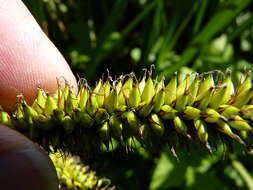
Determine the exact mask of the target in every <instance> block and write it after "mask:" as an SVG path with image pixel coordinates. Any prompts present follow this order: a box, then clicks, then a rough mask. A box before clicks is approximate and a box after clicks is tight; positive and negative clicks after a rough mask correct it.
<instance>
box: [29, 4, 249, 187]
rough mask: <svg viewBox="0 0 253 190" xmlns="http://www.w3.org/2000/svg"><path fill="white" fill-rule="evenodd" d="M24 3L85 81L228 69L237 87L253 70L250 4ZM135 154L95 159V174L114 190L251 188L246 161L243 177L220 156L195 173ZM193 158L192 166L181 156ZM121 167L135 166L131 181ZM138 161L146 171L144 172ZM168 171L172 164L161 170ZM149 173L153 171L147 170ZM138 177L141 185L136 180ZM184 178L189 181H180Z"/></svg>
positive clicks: (166, 160)
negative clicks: (107, 75)
mask: <svg viewBox="0 0 253 190" xmlns="http://www.w3.org/2000/svg"><path fill="white" fill-rule="evenodd" d="M25 3H27V5H28V7H29V8H30V10H31V11H32V13H33V15H34V16H35V17H36V19H37V21H38V22H39V24H40V25H41V26H42V28H43V30H44V31H45V32H46V33H47V34H48V35H49V37H50V39H51V40H52V41H53V42H54V43H55V44H56V46H57V47H58V48H59V49H60V51H61V52H62V53H63V54H64V56H65V58H66V59H67V60H68V62H69V63H70V65H71V68H72V69H73V71H74V73H75V74H79V75H80V76H81V77H85V78H87V80H89V81H95V80H97V79H98V78H99V77H101V75H102V73H104V71H105V69H106V68H109V69H110V72H111V74H112V75H114V74H119V73H122V72H124V73H129V72H131V71H132V70H134V71H135V72H136V73H137V76H139V73H140V71H141V70H142V68H144V67H145V68H147V67H148V66H149V65H150V64H155V65H156V68H157V69H156V70H155V72H156V73H157V74H159V75H160V76H163V75H165V76H166V77H167V78H170V77H168V76H171V75H172V74H173V73H174V71H180V72H179V75H184V73H186V72H188V71H197V72H204V71H209V70H213V69H220V70H223V71H224V70H225V69H226V68H228V67H229V68H231V69H232V70H234V71H235V72H233V73H234V74H233V79H234V81H235V82H236V81H238V79H239V78H240V77H241V75H242V72H243V71H244V69H245V67H246V68H247V69H252V68H253V67H252V62H253V56H252V55H253V54H252V50H253V47H252V43H251V42H252V37H253V35H252V24H253V15H252V1H250V0H177V1H166V0H115V1H112V0H108V1H104V0H95V1H94V0H29V1H28V0H25ZM119 65H120V66H119ZM136 155H139V154H137V153H136ZM141 155H142V154H141ZM141 155H139V156H138V158H139V159H136V160H137V161H135V160H131V159H130V158H132V156H131V155H129V157H130V158H129V160H128V161H126V159H122V160H121V162H119V161H118V162H117V163H114V162H113V161H115V157H110V156H107V155H104V157H102V156H101V159H102V160H103V159H104V160H105V161H104V162H103V163H100V167H98V168H97V170H98V171H100V173H101V174H102V175H103V174H106V175H108V176H110V179H112V181H113V184H116V186H117V189H134V187H135V188H136V189H147V188H148V185H146V184H149V183H150V188H156V189H203V187H204V188H210V189H214V188H215V187H216V188H217V189H250V188H251V187H250V185H248V186H247V185H245V184H250V183H249V182H247V183H245V178H244V177H245V176H247V175H244V174H245V171H246V173H247V172H248V173H249V174H252V173H253V166H252V165H251V161H250V160H251V157H247V156H243V157H238V158H235V160H237V159H238V160H240V163H241V166H244V170H243V169H241V171H239V170H240V169H239V170H238V168H242V167H241V166H239V167H238V165H236V164H232V161H230V160H229V161H228V160H227V159H226V160H225V161H222V160H221V159H220V157H218V158H217V161H216V162H214V161H212V159H211V158H202V159H206V161H205V162H204V163H203V165H204V166H209V169H206V170H203V172H202V173H201V172H199V171H198V169H197V168H198V166H199V167H200V166H201V163H202V162H199V164H196V165H194V166H192V165H191V164H189V163H187V164H185V165H184V164H182V162H184V161H182V160H181V161H180V162H179V163H175V162H172V161H171V160H173V159H171V158H168V157H167V156H166V155H163V156H162V157H161V161H158V165H157V167H155V164H153V158H151V157H148V158H146V157H143V156H141ZM196 155H198V154H196ZM157 159H158V158H157ZM191 159H193V160H197V158H195V157H189V156H185V158H184V160H191ZM123 160H124V161H123ZM143 160H146V161H147V160H149V161H148V162H144V161H143ZM158 160H159V159H158ZM126 162H127V163H128V164H129V165H128V167H131V164H132V165H134V166H135V168H132V170H131V172H130V173H131V176H132V177H129V176H128V177H126V176H127V175H124V174H126V173H128V172H129V171H128V170H127V169H126V166H127V164H126ZM136 162H137V163H136ZM143 163H145V164H146V165H147V166H146V168H143V167H142V165H143ZM115 165H116V166H117V167H116V166H115ZM166 165H168V167H169V166H170V168H168V169H167V170H166ZM114 166H115V167H114ZM158 166H159V167H160V168H162V169H164V170H165V171H164V174H163V177H161V178H162V179H159V177H155V176H159V175H160V174H159V173H157V172H158V170H160V169H159V167H158ZM162 166H164V167H162ZM234 166H236V167H234ZM153 167H154V168H158V169H155V170H154V171H153V170H152V168H153ZM101 168H102V169H101ZM111 168H114V169H115V172H113V171H111V170H110V169H111ZM180 168H183V169H180ZM116 169H117V170H116ZM109 170H110V171H111V173H110V172H108V171H109ZM140 170H141V171H142V172H140ZM180 170H181V173H183V172H186V174H185V175H181V179H177V180H176V181H175V182H173V181H174V179H171V178H172V176H171V174H174V173H177V172H179V173H180ZM182 171H183V172H182ZM242 171H244V172H242ZM161 172H162V171H161ZM109 173H110V174H109ZM141 173H142V174H143V173H144V174H145V175H144V174H143V175H144V176H145V179H144V178H143V177H139V176H140V175H137V174H141ZM243 173H244V174H243ZM119 174H122V175H120V176H119ZM177 175H178V174H177ZM150 176H152V178H150ZM184 176H188V177H184ZM240 176H244V177H240ZM248 176H249V175H248ZM118 178H120V180H119V179H118ZM188 178H189V179H188ZM246 178H247V179H248V180H247V181H250V180H251V178H248V177H246ZM136 179H138V180H136ZM182 179H187V180H186V182H185V183H184V182H183V181H182ZM159 180H160V182H159ZM180 180H181V182H180ZM114 181H116V182H117V183H114ZM125 181H129V183H132V184H134V187H133V186H131V184H129V183H125ZM167 181H170V182H167ZM164 182H166V183H164ZM143 184H145V185H143ZM171 184H174V185H171ZM142 185H143V186H142Z"/></svg>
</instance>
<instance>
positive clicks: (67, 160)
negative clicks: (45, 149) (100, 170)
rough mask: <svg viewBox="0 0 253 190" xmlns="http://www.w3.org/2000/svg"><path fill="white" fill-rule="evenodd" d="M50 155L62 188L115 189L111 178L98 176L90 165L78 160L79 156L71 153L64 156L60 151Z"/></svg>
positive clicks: (83, 189)
mask: <svg viewBox="0 0 253 190" xmlns="http://www.w3.org/2000/svg"><path fill="white" fill-rule="evenodd" d="M49 156H50V158H51V160H52V161H53V163H54V166H55V168H56V172H57V175H58V180H59V188H60V189H66V190H71V189H80V190H87V189H96V190H110V189H113V186H112V185H111V182H110V180H108V179H105V178H98V177H97V176H96V173H95V172H93V171H91V170H90V169H89V167H88V166H84V165H83V164H81V163H80V161H78V157H74V156H71V155H67V156H64V157H63V155H62V154H61V153H60V152H56V153H51V154H50V155H49Z"/></svg>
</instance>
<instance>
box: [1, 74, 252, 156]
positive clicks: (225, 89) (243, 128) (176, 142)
mask: <svg viewBox="0 0 253 190" xmlns="http://www.w3.org/2000/svg"><path fill="white" fill-rule="evenodd" d="M218 76H222V77H219V80H218V81H217V80H216V81H214V72H208V73H204V74H200V75H199V74H197V73H191V74H188V75H186V77H185V78H184V79H183V80H182V81H181V82H178V78H177V74H176V73H175V74H174V75H173V77H172V79H171V80H169V82H168V84H166V83H165V81H166V80H165V78H162V79H161V81H159V82H157V81H154V80H152V76H151V72H149V73H148V76H146V73H145V74H144V76H143V78H142V80H141V81H140V82H139V81H138V80H137V79H136V77H135V75H134V74H133V73H131V74H129V75H126V76H121V77H120V78H119V79H117V80H115V81H113V80H112V79H111V77H108V78H107V79H106V81H103V80H102V79H101V80H100V81H99V82H98V83H97V85H96V87H95V88H94V89H93V90H92V89H91V88H90V87H89V86H88V84H87V82H85V83H82V84H81V85H80V90H79V93H78V94H77V95H75V94H74V92H73V90H72V88H71V86H69V85H68V84H66V85H65V88H64V89H61V88H60V87H59V89H58V90H57V92H56V93H55V94H53V95H51V94H48V93H45V92H44V91H43V90H42V89H39V90H38V97H37V99H36V100H35V101H34V103H33V104H32V106H30V105H28V104H27V103H26V102H25V100H24V99H23V98H21V99H20V102H19V103H18V106H17V110H16V111H15V112H14V113H12V114H10V115H9V114H7V113H6V112H4V110H2V109H1V110H0V123H1V124H4V125H7V126H10V127H12V128H14V129H16V130H18V131H20V132H22V133H24V134H25V135H27V136H28V137H29V138H31V139H33V140H34V141H36V142H38V143H39V144H40V145H42V146H43V147H44V148H45V149H46V150H50V148H49V146H50V145H51V146H53V149H54V150H58V149H60V150H64V151H69V152H71V153H74V154H79V155H82V156H85V157H87V158H88V159H91V160H92V159H93V156H96V155H98V153H100V152H103V151H112V150H114V149H115V148H116V147H119V146H124V147H125V148H126V150H133V149H135V148H136V147H139V146H142V147H144V148H145V149H146V150H148V151H150V152H159V151H161V150H164V148H165V147H167V146H169V147H172V148H171V150H173V154H174V155H175V149H176V148H177V146H180V147H181V146H182V144H183V145H185V146H186V147H188V146H189V144H194V145H196V144H200V145H204V146H205V147H206V148H207V151H208V152H209V153H211V152H212V150H213V149H214V148H215V147H216V146H217V142H219V141H218V140H217V139H220V140H221V141H223V143H224V144H225V145H227V146H231V143H232V142H238V143H240V144H242V145H246V147H247V148H248V149H250V148H251V147H252V142H253V141H252V140H253V139H251V138H252V136H253V135H252V133H253V130H252V126H253V105H252V103H253V90H252V89H253V88H252V84H251V73H250V72H248V73H247V75H246V77H245V79H244V80H241V81H240V82H239V84H238V86H237V87H236V89H235V90H234V85H233V83H232V80H231V71H229V70H228V71H227V72H226V73H225V74H221V73H220V72H219V73H218ZM53 136H56V137H55V138H53ZM224 137H225V138H224ZM224 139H226V141H224ZM227 139H229V140H230V141H229V143H228V140H227Z"/></svg>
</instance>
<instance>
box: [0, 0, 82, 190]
mask: <svg viewBox="0 0 253 190" xmlns="http://www.w3.org/2000/svg"><path fill="white" fill-rule="evenodd" d="M61 76H64V78H66V79H67V80H68V82H69V83H70V84H72V85H73V88H74V90H77V84H76V80H75V77H74V75H73V73H72V72H71V70H70V68H69V66H68V64H67V63H66V61H65V60H64V58H63V57H62V55H61V54H60V52H59V51H58V50H57V48H56V47H55V46H54V45H53V44H52V42H51V41H50V40H49V39H48V38H47V36H46V35H45V34H44V33H43V31H42V30H41V29H40V27H39V26H38V24H37V23H36V21H35V20H34V18H33V17H32V15H31V14H30V13H29V11H28V10H27V8H26V7H25V5H24V4H23V3H22V1H20V0H0V105H1V107H2V108H3V109H4V110H5V111H9V112H10V111H12V110H13V105H15V103H16V101H17V95H20V94H22V95H23V97H24V98H25V100H26V101H27V102H28V104H31V103H32V101H33V100H34V98H36V95H37V87H38V85H40V87H42V88H43V89H44V90H46V91H48V92H54V91H55V90H56V89H57V83H56V78H57V77H61ZM0 171H1V172H0V184H1V188H3V189H26V190H29V189H38V190H40V189H41V190H42V189H57V188H58V187H57V176H56V172H55V169H54V167H53V164H52V162H51V161H50V159H49V158H48V156H46V155H45V154H44V153H43V152H42V151H41V150H40V149H39V148H38V146H37V145H35V144H33V143H32V142H31V141H30V140H28V139H27V138H25V137H24V136H22V135H21V134H19V133H17V132H16V131H13V130H11V129H9V128H7V127H4V126H2V125H0Z"/></svg>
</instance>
